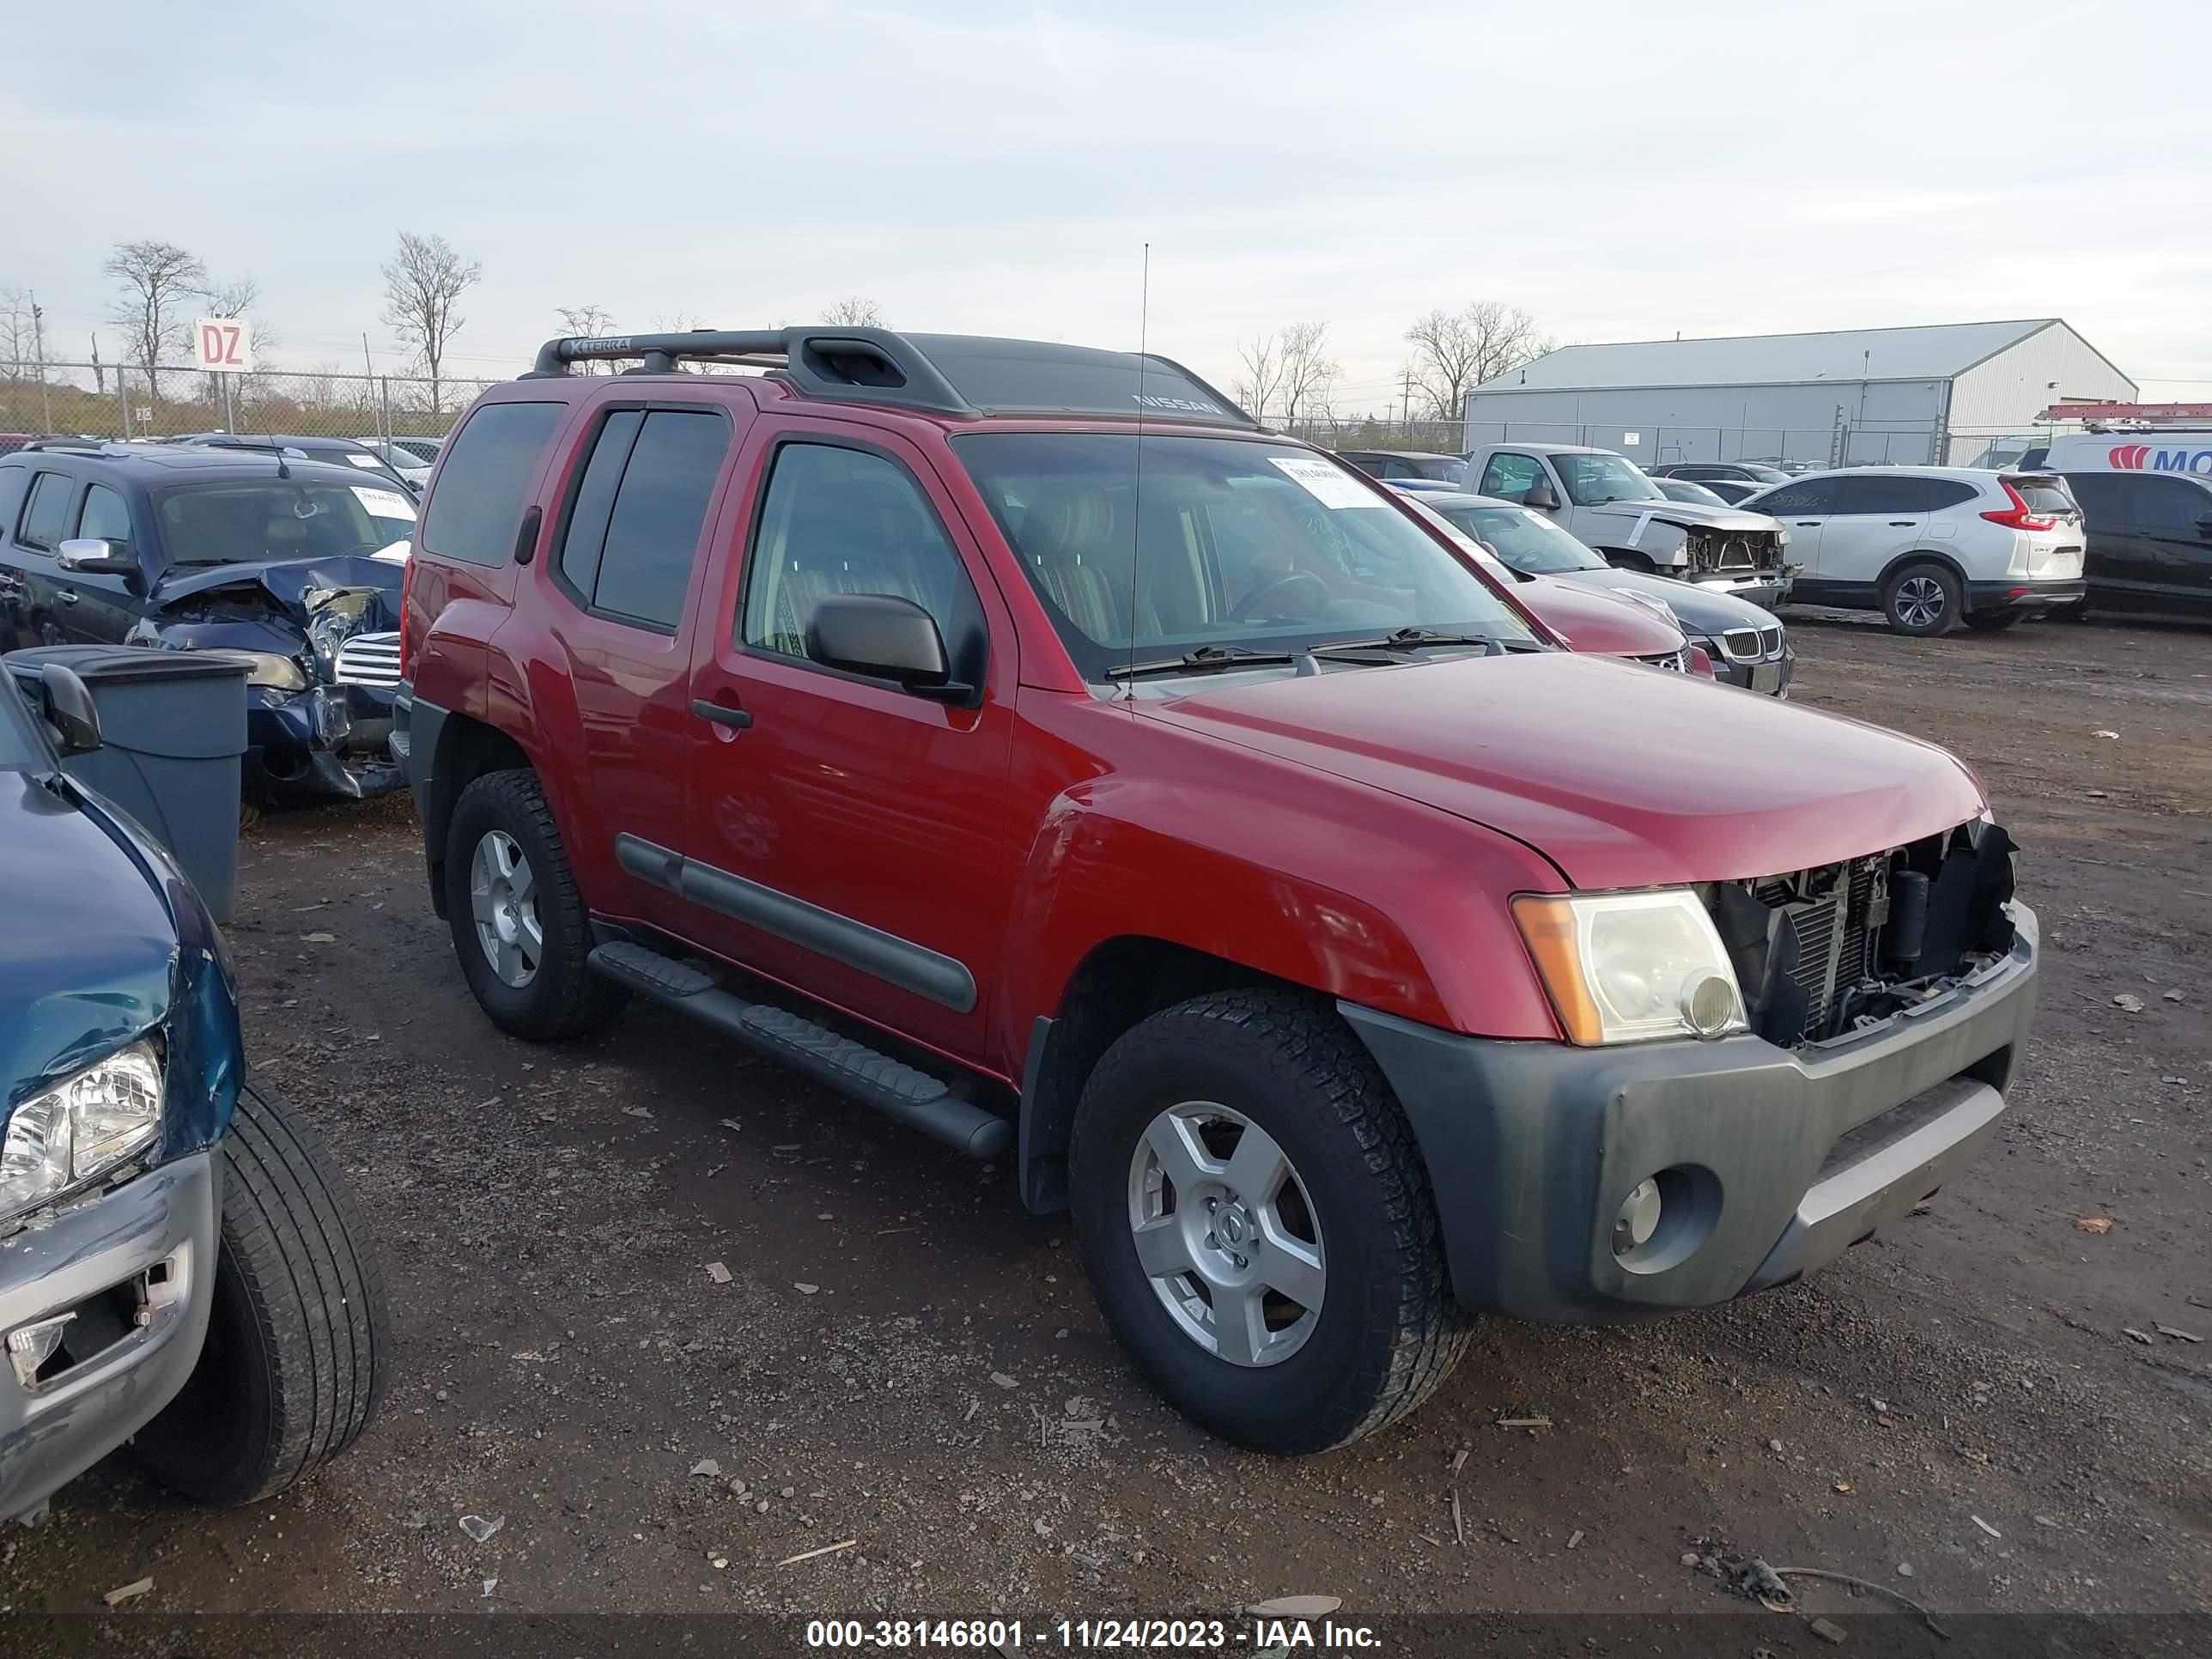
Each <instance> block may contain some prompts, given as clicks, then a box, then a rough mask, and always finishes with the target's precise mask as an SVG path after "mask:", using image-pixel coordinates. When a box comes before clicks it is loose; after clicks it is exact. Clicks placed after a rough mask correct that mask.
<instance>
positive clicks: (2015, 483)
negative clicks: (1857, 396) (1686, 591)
mask: <svg viewBox="0 0 2212 1659" xmlns="http://www.w3.org/2000/svg"><path fill="white" fill-rule="evenodd" d="M1743 507H1744V510H1745V511H1746V512H1747V513H1771V514H1772V515H1773V516H1774V517H1775V518H1777V519H1779V520H1781V521H1782V522H1783V523H1784V524H1785V525H1787V526H1789V527H1790V557H1791V558H1792V559H1794V560H1796V561H1797V562H1800V563H1801V564H1802V566H1803V568H1802V570H1800V571H1799V573H1798V575H1797V582H1796V588H1795V590H1794V591H1793V592H1792V594H1791V596H1790V597H1791V599H1792V600H1793V601H1794V602H1796V603H1797V604H1800V605H1850V606H1855V607H1857V608H1860V609H1863V610H1874V611H1881V613H1882V614H1883V616H1885V617H1887V618H1888V619H1889V625H1890V626H1891V627H1892V628H1893V629H1896V630H1897V631H1898V632H1899V633H1900V634H1914V635H1923V636H1929V635H1937V634H1948V633H1949V632H1950V631H1951V629H1953V628H1954V627H1956V626H1957V625H1958V624H1959V623H1960V622H1964V623H1966V626H1967V627H1969V628H1977V629H1984V630H1987V631H1995V630H1996V629H2001V628H2009V627H2011V626H2012V624H2013V623H2016V622H2018V621H2019V620H2020V619H2021V617H2026V616H2032V615H2034V614H2035V613H2037V612H2038V611H2045V610H2047V609H2049V608H2050V607H2051V606H2053V605H2070V604H2072V603H2073V602H2074V601H2075V600H2076V599H2080V598H2081V595H2082V592H2083V588H2082V584H2081V547H2082V534H2081V508H2080V507H2076V506H2075V503H2074V497H2073V495H2072V494H2071V493H2070V492H2069V490H2068V489H2067V488H2066V481H2065V480H2064V479H2063V478H2059V477H2053V476H2051V475H2049V474H2045V473H2025V472H1988V471H1978V470H1977V469H1974V468H1971V467H1960V466H1861V467H1851V468H1849V469H1847V470H1845V471H1839V472H1808V473H1807V474H1805V475H1804V476H1803V477H1797V478H1792V479H1791V480H1790V482H1789V483H1783V484H1776V485H1775V486H1774V487H1773V488H1771V489H1764V490H1761V491H1760V492H1759V494H1758V495H1753V496H1752V497H1750V498H1749V499H1748V500H1747V501H1745V502H1744V503H1743Z"/></svg>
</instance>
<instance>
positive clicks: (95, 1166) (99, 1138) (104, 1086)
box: [0, 1042, 161, 1216]
mask: <svg viewBox="0 0 2212 1659" xmlns="http://www.w3.org/2000/svg"><path fill="white" fill-rule="evenodd" d="M159 1133H161V1062H160V1060H157V1059H155V1055H154V1050H153V1047H152V1045H151V1044H149V1043H144V1042H134V1043H132V1044H131V1046H130V1047H129V1048H125V1049H124V1050H122V1051H121V1052H120V1053H119V1054H110V1055H109V1056H108V1057H107V1058H106V1060H101V1061H100V1064H99V1065H97V1066H91V1067H89V1068H88V1069H87V1070H84V1071H82V1072H79V1073H77V1074H76V1076H75V1077H72V1078H70V1079H66V1080H65V1081H64V1082H62V1083H59V1084H57V1085H55V1086H54V1087H52V1088H51V1089H48V1090H46V1091H44V1092H42V1093H40V1094H35V1095H33V1096H32V1097H30V1098H29V1099H28V1100H27V1101H25V1102H24V1103H22V1104H21V1105H20V1106H18V1107H17V1108H16V1109H15V1112H14V1114H13V1115H11V1116H10V1117H9V1120H8V1135H7V1139H5V1141H0V1216H6V1215H13V1214H15V1212H17V1211H19V1210H27V1209H29V1208H31V1207H32V1206H34V1205H38V1204H41V1203H44V1202H46V1200H49V1199H51V1198H53V1197H55V1196H57V1195H58V1194H62V1193H65V1192H67V1191H69V1190H70V1188H73V1187H80V1186H82V1185H83V1184H84V1183H85V1182H88V1181H89V1180H91V1179H92V1178H93V1177H94V1176H97V1175H99V1174H100V1172H101V1171H102V1170H108V1169H112V1167H113V1166H114V1165H116V1164H119V1163H121V1162H122V1161H123V1160H124V1159H125V1158H128V1157H130V1156H131V1153H133V1152H137V1150H138V1149H139V1148H141V1147H142V1146H146V1145H148V1144H149V1142H151V1141H152V1140H153V1139H154V1137H155V1135H157V1134H159Z"/></svg>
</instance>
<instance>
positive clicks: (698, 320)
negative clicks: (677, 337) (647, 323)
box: [653, 310, 707, 334]
mask: <svg viewBox="0 0 2212 1659" xmlns="http://www.w3.org/2000/svg"><path fill="white" fill-rule="evenodd" d="M706 326H707V319H705V318H704V317H702V316H701V315H700V314H699V313H697V312H696V311H682V310H678V311H664V312H662V313H660V314H659V316H658V317H655V318H654V319H653V332H654V333H655V334H689V333H690V332H691V331H692V330H694V329H698V328H704V327H706Z"/></svg>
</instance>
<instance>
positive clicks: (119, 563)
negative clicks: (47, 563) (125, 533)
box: [54, 536, 138, 577]
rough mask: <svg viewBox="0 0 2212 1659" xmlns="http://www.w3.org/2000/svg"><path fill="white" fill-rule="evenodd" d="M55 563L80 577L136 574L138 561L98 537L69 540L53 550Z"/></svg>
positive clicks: (73, 537) (130, 575) (133, 575)
mask: <svg viewBox="0 0 2212 1659" xmlns="http://www.w3.org/2000/svg"><path fill="white" fill-rule="evenodd" d="M54 562H55V563H56V564H58V565H59V566H60V567H61V568H63V569H64V570H67V571H70V572H71V573H73V574H76V575H80V576H125V577H136V576H137V574H138V561H137V559H135V558H133V557H131V555H130V554H128V553H124V552H119V551H118V550H117V549H116V545H115V544H114V543H113V542H111V541H108V540H106V538H103V537H100V536H72V537H71V538H70V539H69V540H67V541H65V542H64V543H63V544H61V545H60V546H59V547H58V548H57V549H55V550H54Z"/></svg>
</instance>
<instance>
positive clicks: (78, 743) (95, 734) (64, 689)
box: [39, 662, 100, 755]
mask: <svg viewBox="0 0 2212 1659" xmlns="http://www.w3.org/2000/svg"><path fill="white" fill-rule="evenodd" d="M39 689H40V691H41V692H42V693H43V694H44V698H45V702H46V724H47V725H48V726H52V727H53V730H54V738H55V747H57V748H58V749H59V750H61V751H62V753H63V754H64V755H88V754H90V753H91V752H92V751H93V750H95V749H97V748H99V747H100V710H99V708H98V707H97V706H95V705H94V702H93V701H92V693H91V692H90V691H88V690H86V689H85V684H84V682H83V681H82V679H80V678H77V673H76V670H75V669H73V668H64V666H63V665H61V664H59V663H58V662H50V663H48V664H46V666H45V667H43V668H41V669H40V671H39Z"/></svg>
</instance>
